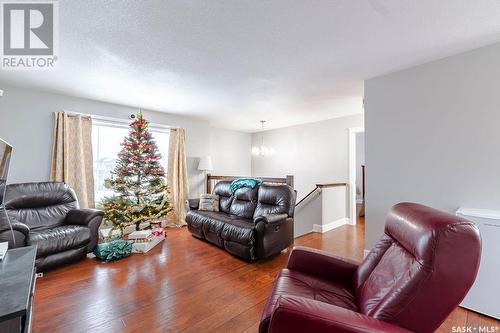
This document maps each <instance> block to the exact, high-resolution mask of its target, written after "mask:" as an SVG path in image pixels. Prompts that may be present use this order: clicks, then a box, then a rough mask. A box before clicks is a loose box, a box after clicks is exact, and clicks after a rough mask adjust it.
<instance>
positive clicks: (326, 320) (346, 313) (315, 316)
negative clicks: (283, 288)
mask: <svg viewBox="0 0 500 333" xmlns="http://www.w3.org/2000/svg"><path fill="white" fill-rule="evenodd" d="M278 332H287V333H295V332H297V333H299V332H339V333H359V332H364V333H368V332H370V333H387V332H391V333H410V332H411V331H409V330H407V329H404V328H402V327H399V326H396V325H394V324H390V323H387V322H384V321H382V320H378V319H375V318H372V317H369V316H366V315H364V314H362V313H358V312H355V311H351V310H348V309H345V308H341V307H338V306H335V305H332V304H328V303H323V302H320V301H316V300H313V299H308V298H303V297H297V296H281V297H280V298H279V299H278V302H277V305H276V308H275V310H274V312H273V314H272V315H271V321H270V323H269V330H268V333H278Z"/></svg>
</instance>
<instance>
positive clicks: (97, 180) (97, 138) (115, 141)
mask: <svg viewBox="0 0 500 333" xmlns="http://www.w3.org/2000/svg"><path fill="white" fill-rule="evenodd" d="M129 131H130V129H129V127H128V125H126V124H122V123H119V122H110V121H100V120H94V121H93V122H92V151H93V155H94V191H95V202H96V203H99V202H100V201H101V200H102V199H103V198H104V197H106V196H111V195H113V191H112V190H109V189H107V188H106V187H104V180H105V179H106V178H109V177H110V175H111V171H113V169H114V168H115V164H116V159H117V157H118V153H119V152H120V150H121V145H120V144H121V143H122V142H123V139H124V137H126V136H128V133H129ZM149 131H150V132H151V134H153V138H154V140H155V142H156V145H157V146H158V150H159V152H160V154H161V160H160V164H161V165H162V166H163V167H164V168H165V171H166V170H167V163H168V141H169V131H168V129H164V128H160V127H155V126H152V125H150V126H149Z"/></svg>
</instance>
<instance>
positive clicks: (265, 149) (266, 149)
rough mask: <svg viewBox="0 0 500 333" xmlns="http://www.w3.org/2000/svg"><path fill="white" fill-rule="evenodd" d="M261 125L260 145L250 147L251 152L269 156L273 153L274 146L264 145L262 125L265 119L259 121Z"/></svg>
mask: <svg viewBox="0 0 500 333" xmlns="http://www.w3.org/2000/svg"><path fill="white" fill-rule="evenodd" d="M260 123H261V125H262V136H261V138H260V146H253V147H252V154H253V155H255V156H259V155H260V156H269V155H273V154H274V148H273V147H271V146H266V145H264V125H265V123H266V121H265V120H261V121H260Z"/></svg>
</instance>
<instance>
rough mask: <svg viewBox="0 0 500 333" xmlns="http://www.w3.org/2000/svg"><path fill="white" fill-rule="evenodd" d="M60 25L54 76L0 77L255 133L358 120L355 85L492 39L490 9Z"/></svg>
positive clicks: (134, 4)
mask: <svg viewBox="0 0 500 333" xmlns="http://www.w3.org/2000/svg"><path fill="white" fill-rule="evenodd" d="M59 21H60V29H59V35H60V38H59V49H60V52H59V60H58V67H57V69H56V70H51V71H10V72H8V71H2V72H0V76H1V78H0V79H1V81H3V82H7V83H13V84H18V85H23V86H30V87H34V88H42V89H44V90H49V91H56V92H61V93H65V94H69V95H74V96H80V97H86V98H92V99H97V100H102V101H107V102H114V103H119V104H126V105H132V106H137V107H142V108H146V109H153V110H158V111H165V112H171V113H176V114H186V115H193V116H196V117H200V118H204V119H209V120H210V121H211V123H212V124H213V125H214V126H218V127H226V128H233V129H238V130H244V131H255V130H258V129H259V128H260V124H259V120H260V119H265V120H267V121H268V122H267V127H268V128H276V127H283V126H288V125H293V124H298V123H304V122H310V121H316V120H321V119H327V118H333V117H337V116H341V115H347V114H354V113H360V112H362V107H361V104H362V102H361V101H362V95H363V80H364V79H366V78H370V77H373V76H377V75H380V74H384V73H388V72H390V71H394V70H397V69H401V68H404V67H408V66H412V65H416V64H420V63H424V62H427V61H430V60H434V59H438V58H441V57H445V56H448V55H452V54H456V53H459V52H462V51H465V50H468V49H472V48H476V47H479V46H482V45H486V44H490V43H493V42H496V41H499V40H500V1H497V0H439V1H436V0H419V1H415V0H384V1H382V0H356V1H353V0H338V1H334V0H296V1H289V0H273V1H264V0H261V1H256V0H218V1H204V0H196V1H194V0H178V1H165V0H163V1H160V0H156V1H153V0H148V1H132V0H129V1H110V0H107V1H102V0H86V1H83V0H80V1H72V0H64V1H59ZM0 88H1V87H0ZM89 112H90V110H89Z"/></svg>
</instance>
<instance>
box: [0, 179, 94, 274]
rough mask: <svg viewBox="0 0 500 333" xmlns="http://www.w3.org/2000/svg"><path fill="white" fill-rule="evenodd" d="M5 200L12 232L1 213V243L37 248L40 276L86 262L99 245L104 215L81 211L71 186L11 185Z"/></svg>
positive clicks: (52, 183) (47, 184)
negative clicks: (88, 255)
mask: <svg viewBox="0 0 500 333" xmlns="http://www.w3.org/2000/svg"><path fill="white" fill-rule="evenodd" d="M5 198H6V199H5V210H6V212H7V215H8V217H9V220H10V223H11V225H12V231H11V230H10V228H9V227H8V224H7V223H6V222H7V221H6V219H5V213H4V212H0V215H1V216H0V222H1V223H0V241H2V240H3V241H9V243H10V244H9V247H22V246H28V245H34V246H36V247H37V254H36V267H37V271H38V272H43V271H46V270H49V269H52V268H55V267H57V266H61V265H64V264H68V263H72V262H75V261H77V260H80V259H83V258H85V257H86V255H87V253H88V252H92V251H93V250H94V248H95V246H96V245H97V240H98V228H99V225H100V224H101V221H102V218H103V212H102V211H99V210H95V209H79V205H78V199H77V198H76V194H75V192H74V191H73V190H72V189H71V188H70V187H69V186H68V185H67V184H65V183H62V182H41V183H24V184H11V185H7V189H6V194H5ZM12 237H13V238H12ZM14 243H15V244H14Z"/></svg>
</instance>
